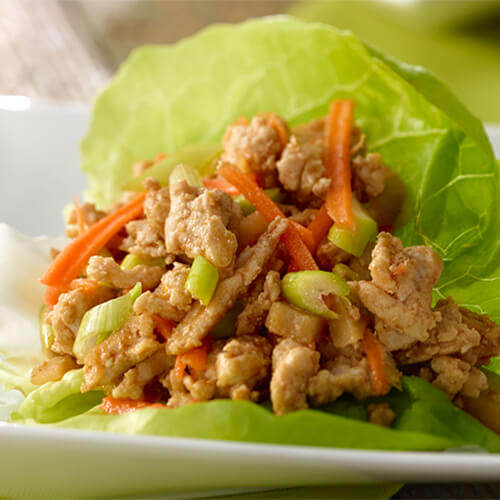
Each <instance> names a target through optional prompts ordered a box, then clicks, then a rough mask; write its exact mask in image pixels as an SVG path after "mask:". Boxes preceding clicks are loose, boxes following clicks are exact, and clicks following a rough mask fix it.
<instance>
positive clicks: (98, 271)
mask: <svg viewBox="0 0 500 500" xmlns="http://www.w3.org/2000/svg"><path fill="white" fill-rule="evenodd" d="M164 272H165V269H164V268H163V267H160V266H143V265H139V266H135V267H133V268H132V269H127V270H125V271H124V270H123V269H122V268H121V267H120V266H119V264H117V263H116V262H115V260H114V259H113V258H112V257H100V256H99V255H94V256H93V257H90V260H89V263H88V266H87V277H89V278H90V279H93V280H95V281H98V282H100V283H106V284H107V285H111V286H112V287H114V288H119V289H122V288H126V289H128V288H132V287H133V286H134V285H136V284H137V283H139V282H141V283H142V288H143V290H151V289H152V288H155V287H156V286H157V285H158V283H159V282H160V280H161V277H162V275H163V273H164Z"/></svg>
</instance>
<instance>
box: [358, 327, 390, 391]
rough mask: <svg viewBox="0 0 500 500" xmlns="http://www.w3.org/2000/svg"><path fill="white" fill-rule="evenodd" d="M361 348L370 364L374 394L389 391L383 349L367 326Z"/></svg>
mask: <svg viewBox="0 0 500 500" xmlns="http://www.w3.org/2000/svg"><path fill="white" fill-rule="evenodd" d="M362 344H363V349H364V350H365V352H366V358H367V360H368V364H369V365H370V371H371V375H372V381H373V388H374V389H375V395H376V396H382V395H383V394H387V392H388V391H389V383H388V382H387V377H386V374H385V367H384V351H383V350H382V346H381V344H380V342H379V341H378V339H377V338H376V337H375V335H373V333H372V331H371V330H370V329H369V328H367V329H366V331H365V335H364V337H363V340H362Z"/></svg>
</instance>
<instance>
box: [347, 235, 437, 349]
mask: <svg viewBox="0 0 500 500" xmlns="http://www.w3.org/2000/svg"><path fill="white" fill-rule="evenodd" d="M369 268H370V272H371V275H372V281H371V282H370V281H359V282H355V283H354V284H353V290H354V292H355V293H356V294H357V295H358V296H359V298H360V299H361V302H362V303H363V305H364V306H365V307H366V308H367V309H368V310H369V311H370V312H372V313H373V314H375V316H376V317H378V318H379V319H380V320H381V321H382V322H383V323H384V324H385V325H386V326H387V327H390V328H393V329H396V330H400V331H401V332H403V333H404V334H405V335H407V336H409V337H411V338H413V339H416V340H422V341H424V340H426V339H427V338H428V337H429V330H430V329H432V328H433V327H434V326H435V325H436V323H437V322H438V321H439V320H440V319H441V315H440V313H439V312H433V311H432V310H431V302H432V288H433V286H434V285H435V284H436V282H437V281H438V279H439V276H440V274H441V270H442V268H443V262H442V261H441V259H440V257H439V255H437V253H436V252H434V251H433V250H432V249H431V248H429V247H425V246H416V247H409V248H403V245H402V244H401V241H400V240H399V239H398V238H396V237H394V236H392V235H391V234H389V233H380V234H379V235H378V238H377V244H376V246H375V248H374V250H373V253H372V261H371V263H370V266H369Z"/></svg>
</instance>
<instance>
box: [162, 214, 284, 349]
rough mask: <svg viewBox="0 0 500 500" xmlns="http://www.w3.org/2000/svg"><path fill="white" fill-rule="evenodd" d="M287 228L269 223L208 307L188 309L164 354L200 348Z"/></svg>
mask: <svg viewBox="0 0 500 500" xmlns="http://www.w3.org/2000/svg"><path fill="white" fill-rule="evenodd" d="M287 226H288V221H287V220H286V219H283V218H279V217H277V218H276V219H275V220H273V221H272V222H271V224H269V227H268V229H267V230H266V232H265V233H264V234H263V235H262V236H261V237H260V238H259V240H258V241H257V243H256V245H255V246H253V247H252V248H251V249H249V256H248V258H247V260H246V262H245V263H244V264H242V265H241V266H240V267H237V269H236V271H235V273H234V274H233V275H232V276H230V277H228V278H226V279H224V280H222V281H221V282H219V284H218V286H217V289H216V291H215V294H214V296H213V297H212V300H211V301H210V304H209V305H208V306H207V307H205V306H203V305H201V303H200V302H196V303H195V304H194V305H193V306H192V307H191V309H190V310H189V312H188V313H187V315H186V316H185V317H184V319H183V320H182V321H181V322H180V323H179V324H178V325H177V327H176V328H175V329H174V332H173V334H172V336H171V337H170V339H169V340H168V342H167V352H169V353H170V354H179V353H182V352H185V351H188V350H189V349H192V348H193V347H198V346H199V345H201V341H202V340H203V338H204V337H205V336H206V335H208V333H210V330H212V328H213V327H214V326H215V325H216V324H217V323H219V321H221V320H222V318H223V317H224V316H225V314H226V313H227V312H228V311H229V309H231V307H232V306H233V305H234V303H235V302H236V300H237V299H238V297H239V296H240V295H242V294H243V293H245V292H246V291H247V290H248V287H249V286H250V285H251V284H252V282H253V281H254V280H255V279H256V278H257V276H259V274H260V273H261V272H262V268H263V267H264V265H265V264H266V262H267V261H268V260H269V258H270V257H271V256H272V255H273V253H274V250H275V249H276V246H277V245H278V242H279V238H280V236H281V235H282V234H283V233H284V232H285V230H286V228H287Z"/></svg>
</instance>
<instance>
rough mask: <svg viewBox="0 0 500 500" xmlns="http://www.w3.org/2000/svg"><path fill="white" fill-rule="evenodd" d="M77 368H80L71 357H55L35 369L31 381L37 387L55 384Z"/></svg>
mask: <svg viewBox="0 0 500 500" xmlns="http://www.w3.org/2000/svg"><path fill="white" fill-rule="evenodd" d="M77 368H80V367H79V366H78V364H77V363H76V361H75V360H74V359H73V358H72V357H71V356H55V357H53V358H50V359H48V360H46V361H44V362H43V363H41V364H40V365H38V366H36V367H35V368H33V370H32V371H31V376H30V380H31V383H32V384H35V385H42V384H45V383H46V382H55V381H57V380H61V379H62V378H63V376H64V374H65V373H66V372H69V371H70V370H76V369H77Z"/></svg>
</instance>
